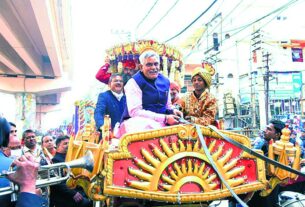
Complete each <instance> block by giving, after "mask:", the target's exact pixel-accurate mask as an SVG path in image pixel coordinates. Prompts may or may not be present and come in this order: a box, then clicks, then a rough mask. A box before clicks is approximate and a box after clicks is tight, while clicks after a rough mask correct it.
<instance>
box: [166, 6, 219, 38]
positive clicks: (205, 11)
mask: <svg viewBox="0 0 305 207" xmlns="http://www.w3.org/2000/svg"><path fill="white" fill-rule="evenodd" d="M217 1H218V0H214V1H213V2H212V3H211V4H210V6H209V7H208V8H207V9H205V10H204V11H203V12H202V13H201V14H200V15H199V16H198V17H197V18H196V19H194V20H193V21H192V22H191V23H190V24H189V25H188V26H186V27H185V28H184V29H183V30H182V31H180V32H179V33H178V34H176V35H175V36H173V37H171V38H169V39H168V40H166V41H165V42H169V41H171V40H173V39H175V38H176V37H178V36H180V35H181V34H182V33H184V32H185V31H186V30H187V29H188V28H190V26H192V25H193V24H194V23H195V22H196V21H198V19H200V18H201V17H202V16H203V15H204V14H205V13H207V12H208V11H209V10H210V9H211V8H212V6H213V5H214V4H215V3H216V2H217Z"/></svg>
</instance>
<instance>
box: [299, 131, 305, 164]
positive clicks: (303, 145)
mask: <svg viewBox="0 0 305 207" xmlns="http://www.w3.org/2000/svg"><path fill="white" fill-rule="evenodd" d="M299 139H300V141H301V145H300V147H301V148H302V150H303V157H302V158H303V159H304V158H305V153H304V152H305V129H303V128H301V130H300V137H299Z"/></svg>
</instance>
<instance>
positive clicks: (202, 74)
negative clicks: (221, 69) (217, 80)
mask: <svg viewBox="0 0 305 207" xmlns="http://www.w3.org/2000/svg"><path fill="white" fill-rule="evenodd" d="M195 75H199V76H200V77H201V78H202V79H203V80H204V81H205V83H206V84H207V87H208V88H210V86H211V84H212V76H211V74H210V73H209V72H208V71H207V70H206V69H204V68H202V67H197V68H195V69H194V71H193V73H192V79H193V77H194V76H195Z"/></svg>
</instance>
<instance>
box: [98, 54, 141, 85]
mask: <svg viewBox="0 0 305 207" xmlns="http://www.w3.org/2000/svg"><path fill="white" fill-rule="evenodd" d="M117 67H118V69H117V70H118V71H117V73H119V74H121V75H122V77H123V83H124V85H125V84H126V83H127V81H128V80H129V79H130V78H131V77H132V76H133V75H134V74H135V73H136V72H138V70H139V68H138V64H137V61H136V60H123V61H122V62H119V63H118V66H117ZM110 69H111V62H110V59H109V57H108V56H107V57H106V58H105V64H104V65H103V66H102V67H101V68H100V69H99V70H98V72H97V73H96V75H95V78H96V79H97V80H99V81H100V82H102V83H105V84H109V80H110V77H111V75H112V71H111V70H110Z"/></svg>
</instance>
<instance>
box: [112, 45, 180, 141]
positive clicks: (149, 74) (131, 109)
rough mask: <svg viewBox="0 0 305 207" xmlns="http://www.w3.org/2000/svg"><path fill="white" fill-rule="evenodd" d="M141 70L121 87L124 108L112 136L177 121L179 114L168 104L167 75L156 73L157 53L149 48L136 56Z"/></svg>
mask: <svg viewBox="0 0 305 207" xmlns="http://www.w3.org/2000/svg"><path fill="white" fill-rule="evenodd" d="M139 59H140V63H141V70H140V71H139V72H137V73H136V74H135V75H134V76H133V77H132V78H131V79H130V80H129V81H128V82H127V84H126V86H125V87H124V89H125V94H126V107H125V109H124V114H123V116H122V120H123V122H122V123H121V125H120V128H119V130H116V132H117V133H116V134H115V136H116V137H120V136H121V135H123V134H125V133H128V132H137V131H143V130H148V129H156V128H160V127H163V126H166V125H174V124H178V123H179V116H182V113H181V112H180V111H179V110H176V109H173V107H172V105H171V100H170V95H169V86H170V82H169V80H168V78H166V77H165V76H163V75H162V74H161V73H159V68H160V58H159V55H158V54H157V53H156V52H154V51H151V50H148V51H145V52H143V53H142V54H141V55H140V58H139Z"/></svg>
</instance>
